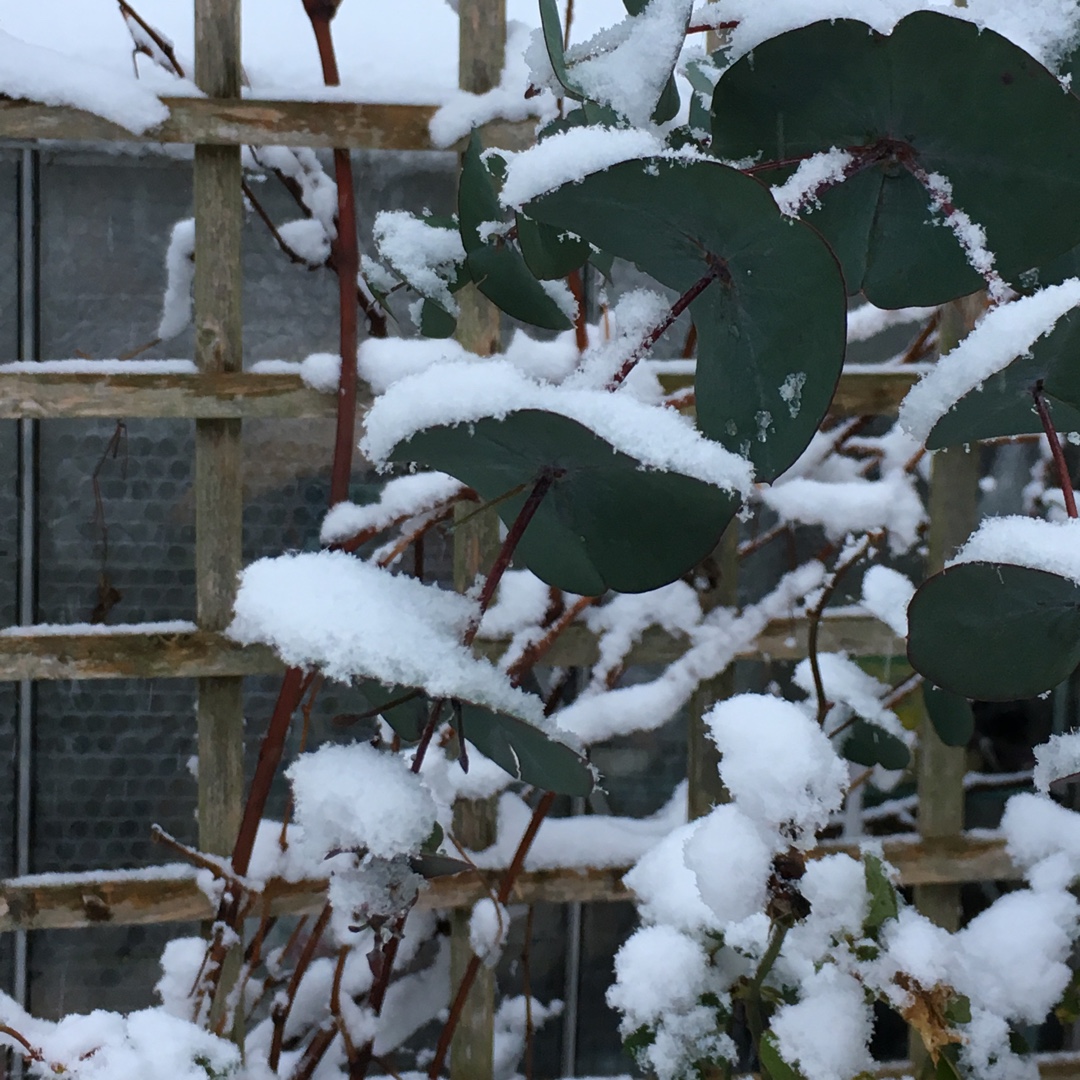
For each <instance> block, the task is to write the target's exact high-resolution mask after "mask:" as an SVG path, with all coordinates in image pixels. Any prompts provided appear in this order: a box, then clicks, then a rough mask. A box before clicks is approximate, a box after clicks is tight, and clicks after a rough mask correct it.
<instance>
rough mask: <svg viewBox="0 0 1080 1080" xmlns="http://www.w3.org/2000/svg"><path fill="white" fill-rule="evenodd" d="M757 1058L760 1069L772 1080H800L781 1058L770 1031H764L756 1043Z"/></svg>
mask: <svg viewBox="0 0 1080 1080" xmlns="http://www.w3.org/2000/svg"><path fill="white" fill-rule="evenodd" d="M757 1049H758V1057H759V1058H760V1059H761V1065H762V1068H763V1069H764V1070H765V1073H766V1075H767V1076H770V1077H772V1080H800V1076H801V1074H800V1073H799V1072H798V1070H796V1069H793V1068H792V1067H791V1066H790V1065H789V1064H788V1063H787V1062H786V1061H785V1060H784V1059H783V1058H782V1057H781V1056H780V1047H779V1046H778V1044H777V1041H776V1036H775V1035H774V1034H773V1033H772V1032H771V1031H766V1032H765V1034H764V1035H762V1036H761V1041H760V1042H759V1043H758V1048H757Z"/></svg>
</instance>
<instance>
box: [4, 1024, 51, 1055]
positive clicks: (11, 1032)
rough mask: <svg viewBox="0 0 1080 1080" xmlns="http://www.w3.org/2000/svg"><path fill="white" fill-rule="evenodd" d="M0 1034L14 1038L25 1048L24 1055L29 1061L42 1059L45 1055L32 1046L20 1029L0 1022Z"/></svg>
mask: <svg viewBox="0 0 1080 1080" xmlns="http://www.w3.org/2000/svg"><path fill="white" fill-rule="evenodd" d="M0 1035H6V1036H7V1037H8V1038H9V1039H14V1040H15V1041H16V1042H17V1043H19V1044H20V1045H21V1046H23V1047H24V1048H25V1049H26V1056H27V1057H28V1058H30V1060H31V1061H44V1060H45V1055H44V1054H43V1053H42V1052H41V1051H40V1050H39V1049H38V1048H37V1047H36V1046H34V1045H33V1044H32V1043H31V1042H30V1040H29V1039H27V1037H26V1036H25V1035H23V1034H22V1032H20V1031H16V1030H15V1029H14V1028H13V1027H8V1026H7V1024H0Z"/></svg>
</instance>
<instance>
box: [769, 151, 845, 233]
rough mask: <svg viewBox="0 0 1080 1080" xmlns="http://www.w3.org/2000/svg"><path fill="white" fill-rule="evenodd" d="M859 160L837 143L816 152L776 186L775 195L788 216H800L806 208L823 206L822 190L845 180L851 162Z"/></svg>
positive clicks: (781, 210) (778, 204)
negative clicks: (818, 152) (837, 145)
mask: <svg viewBox="0 0 1080 1080" xmlns="http://www.w3.org/2000/svg"><path fill="white" fill-rule="evenodd" d="M854 160H855V158H854V156H853V155H852V154H851V153H850V152H849V151H847V150H838V149H837V148H836V147H835V146H834V147H832V148H831V149H829V150H825V151H823V152H822V153H820V154H812V155H811V156H810V157H808V158H807V159H806V160H805V161H801V162H800V163H799V167H798V168H797V169H796V170H795V171H794V172H793V173H792V174H791V176H789V177H788V178H787V179H786V180H785V181H784V182H783V183H782V184H776V185H774V186H773V189H772V197H773V198H774V199H775V200H776V205H777V206H779V207H780V213H782V214H784V215H786V216H787V217H792V218H793V217H798V216H799V214H800V213H801V212H802V211H804V210H805V209H807V208H808V207H809V208H813V209H820V208H821V193H822V192H823V191H824V190H825V189H826V188H828V187H832V186H833V185H834V184H839V183H841V182H843V180H844V179H845V177H846V175H847V168H848V166H849V165H850V164H851V163H852V162H853V161H854Z"/></svg>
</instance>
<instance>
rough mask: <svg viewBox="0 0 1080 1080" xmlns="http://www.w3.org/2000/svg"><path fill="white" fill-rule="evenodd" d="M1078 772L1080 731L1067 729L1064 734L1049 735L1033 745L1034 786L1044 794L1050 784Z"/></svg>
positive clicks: (1079, 768) (1079, 770) (1046, 792)
mask: <svg viewBox="0 0 1080 1080" xmlns="http://www.w3.org/2000/svg"><path fill="white" fill-rule="evenodd" d="M1078 772H1080V732H1078V731H1068V732H1066V733H1065V734H1064V735H1051V736H1050V738H1049V739H1048V740H1047V741H1046V742H1044V743H1043V744H1042V745H1041V746H1036V747H1035V772H1034V775H1033V777H1032V779H1033V780H1034V782H1035V787H1036V789H1037V790H1038V791H1041V792H1042V793H1043V794H1044V795H1045V794H1048V793H1049V791H1050V785H1051V784H1053V783H1055V782H1056V781H1058V780H1064V779H1066V778H1068V777H1071V776H1074V775H1075V774H1076V773H1078Z"/></svg>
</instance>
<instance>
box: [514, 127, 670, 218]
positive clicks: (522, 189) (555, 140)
mask: <svg viewBox="0 0 1080 1080" xmlns="http://www.w3.org/2000/svg"><path fill="white" fill-rule="evenodd" d="M506 156H507V163H506V179H505V180H504V181H503V186H502V192H501V194H500V196H499V198H500V199H501V201H502V204H503V206H507V207H512V208H514V209H518V208H520V207H522V206H524V205H525V204H526V203H527V202H531V201H532V200H533V199H535V198H537V196H539V195H543V194H544V193H545V192H548V191H553V190H554V189H555V188H557V187H561V186H562V185H563V184H569V183H575V182H577V181H580V180H584V179H585V177H586V176H588V175H589V174H590V173H595V172H603V171H604V170H605V169H610V168H611V166H612V165H619V164H621V163H622V162H624V161H631V160H634V159H637V158H649V157H667V156H672V152H671V151H669V150H667V149H666V148H665V145H664V143H663V140H662V139H661V138H660V137H659V136H658V135H655V134H653V133H652V132H650V131H641V130H639V129H636V128H605V127H581V128H571V129H570V130H569V131H561V132H558V133H557V134H555V135H551V136H549V137H548V138H546V139H544V141H543V142H540V143H537V144H536V145H535V146H531V147H529V149H528V150H522V151H521V152H520V153H517V154H513V155H509V154H507V155H506Z"/></svg>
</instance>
